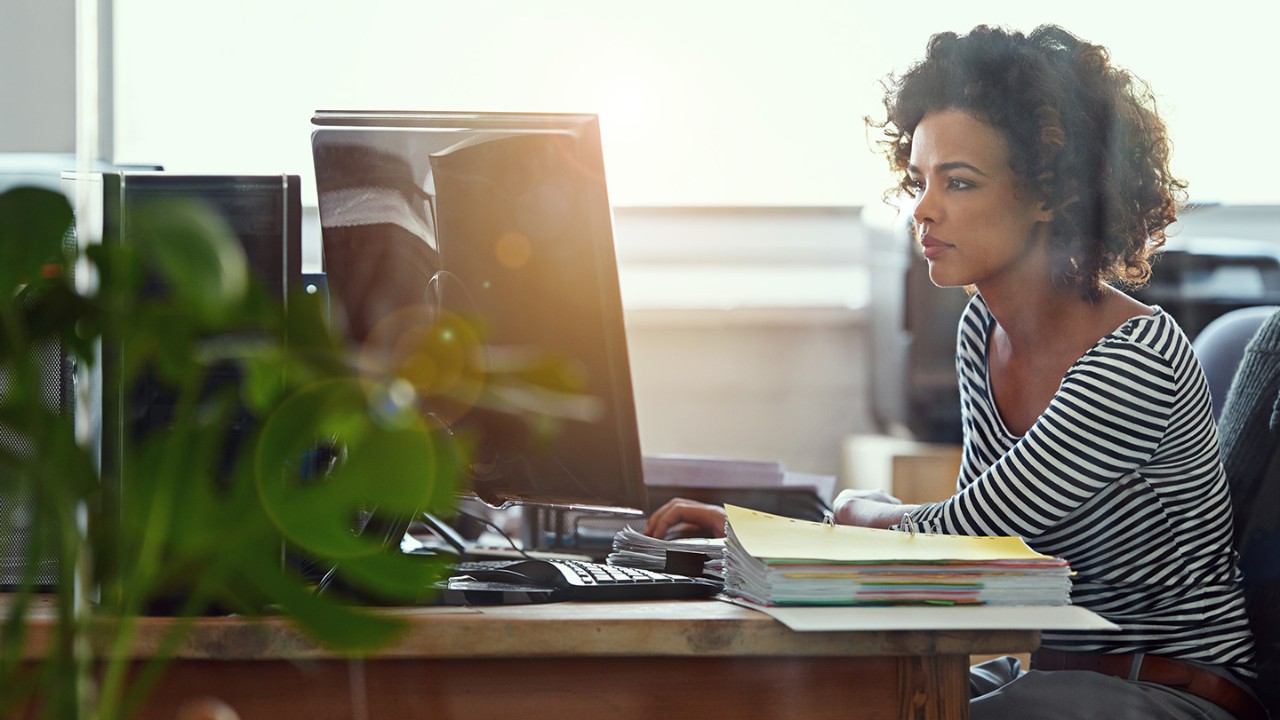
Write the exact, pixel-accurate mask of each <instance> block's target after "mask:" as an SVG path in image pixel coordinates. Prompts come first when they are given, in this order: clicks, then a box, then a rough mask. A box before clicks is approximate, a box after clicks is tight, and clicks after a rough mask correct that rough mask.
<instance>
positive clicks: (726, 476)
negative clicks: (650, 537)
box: [643, 455, 836, 503]
mask: <svg viewBox="0 0 1280 720" xmlns="http://www.w3.org/2000/svg"><path fill="white" fill-rule="evenodd" d="M643 462H644V482H645V485H650V486H655V485H656V486H661V487H668V488H738V489H744V488H762V489H763V488H790V489H807V490H812V491H813V494H814V495H816V496H817V497H818V498H819V499H820V500H822V502H824V503H830V502H831V498H832V495H833V493H834V492H835V486H836V478H835V476H834V475H815V474H812V473H800V472H793V471H790V470H787V469H786V467H784V466H783V464H782V463H780V462H776V461H766V460H739V459H734V458H720V457H709V456H702V455H646V456H645V457H644V458H643Z"/></svg>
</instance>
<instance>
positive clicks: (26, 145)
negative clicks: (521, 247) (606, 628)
mask: <svg viewBox="0 0 1280 720" xmlns="http://www.w3.org/2000/svg"><path fill="white" fill-rule="evenodd" d="M90 6H91V7H93V8H96V10H97V11H98V14H99V18H100V20H101V21H102V23H103V27H104V30H103V32H102V34H101V35H100V36H99V38H98V40H99V45H100V55H99V57H98V58H96V62H90V63H89V65H88V66H89V67H95V68H96V69H97V71H98V79H99V85H100V89H101V93H100V96H99V98H98V109H99V110H100V113H99V123H98V128H99V130H100V132H99V145H100V147H101V150H102V154H103V155H104V156H105V157H108V158H110V159H113V160H115V161H118V162H138V163H160V164H163V165H164V166H165V167H166V168H168V169H170V170H173V171H178V172H211V173H217V172H251V173H275V172H290V173H298V174H301V175H302V176H303V177H304V204H305V205H307V206H308V210H309V215H308V217H309V219H310V221H309V222H308V224H307V227H306V235H305V236H304V243H305V250H304V260H305V261H306V263H307V267H308V269H315V268H318V266H319V241H318V230H317V229H316V227H315V221H314V217H315V215H314V188H313V186H312V185H311V184H310V183H311V180H310V167H311V161H310V155H309V144H308V136H309V133H310V126H309V124H308V121H309V118H310V116H311V112H312V111H313V110H315V109H319V108H361V109H372V108H402V109H460V110H538V111H574V112H579V111H580V112H597V113H599V114H600V116H601V126H602V135H603V141H604V147H605V154H606V163H607V167H608V171H609V187H610V193H611V197H612V200H613V203H614V205H615V206H616V214H615V221H616V227H615V234H616V238H617V243H618V248H619V261H620V270H621V274H622V280H623V291H624V305H625V308H626V313H627V322H628V334H629V343H630V349H631V354H632V372H633V376H634V382H635V389H636V399H637V412H638V415H639V421H640V427H641V442H642V446H643V449H644V451H645V452H647V453H663V452H687V453H706V454H721V455H730V456H735V457H747V458H759V459H781V460H783V461H784V462H785V463H786V464H787V465H788V466H789V467H791V468H792V469H795V470H802V471H809V472H823V473H839V472H841V470H842V464H841V442H842V440H843V438H845V437H847V436H849V435H853V434H858V433H867V432H873V431H878V430H881V429H882V428H881V427H880V425H879V423H878V422H877V419H876V417H875V415H874V412H873V407H872V400H871V398H872V388H871V384H872V373H871V368H872V365H873V363H874V362H875V361H876V355H875V353H876V347H875V345H874V343H873V342H872V338H871V333H870V331H869V327H870V317H871V314H872V313H875V312H877V311H878V310H881V309H883V308H879V307H877V306H876V305H875V304H874V303H873V302H872V293H871V288H870V278H871V276H872V274H873V273H875V272H877V271H883V268H882V267H881V266H879V265H877V261H876V250H877V248H884V247H886V246H889V247H892V244H891V243H892V242H893V233H894V230H893V212H892V211H891V210H890V209H888V208H886V207H884V206H883V205H882V204H881V203H880V193H881V191H882V189H883V188H884V187H885V186H886V185H887V184H889V183H890V182H891V179H890V178H888V177H887V176H886V174H885V172H884V166H883V161H882V160H880V159H879V158H878V157H877V156H875V155H874V153H872V152H871V151H870V149H869V147H868V145H869V141H868V134H867V132H866V131H865V129H864V128H863V125H862V117H863V116H864V115H866V114H868V113H871V114H874V113H875V111H876V109H877V108H878V107H879V90H878V85H877V83H878V81H879V80H880V79H881V78H883V77H884V76H885V74H886V73H888V72H889V71H892V70H902V69H904V68H905V66H906V64H907V63H909V62H910V61H911V60H912V59H914V58H916V57H917V56H919V55H920V54H921V52H922V50H923V47H924V44H925V42H926V40H927V38H928V36H929V34H930V33H932V32H935V31H938V30H942V29H956V30H963V29H967V28H968V27H971V26H972V25H974V24H976V23H978V22H993V23H1001V24H1008V25H1011V26H1014V27H1019V28H1022V29H1030V28H1031V27H1032V26H1034V25H1035V24H1036V23H1039V22H1045V21H1051V22H1059V23H1061V24H1063V25H1064V26H1066V27H1068V28H1069V29H1071V30H1073V31H1075V32H1078V33H1079V34H1080V35H1082V36H1083V37H1085V38H1087V39H1090V40H1093V41H1097V42H1101V43H1103V44H1105V45H1107V46H1109V47H1110V48H1111V49H1112V51H1113V54H1114V57H1115V59H1116V61H1117V62H1118V63H1119V64H1121V65H1123V66H1125V67H1128V68H1130V69H1132V70H1133V71H1134V72H1135V73H1137V74H1138V75H1139V76H1141V77H1143V78H1145V79H1146V80H1148V81H1150V82H1151V84H1152V86H1153V88H1154V89H1155V90H1156V92H1157V97H1158V100H1159V102H1160V105H1161V109H1162V111H1163V112H1164V113H1165V114H1166V117H1167V118H1168V119H1169V122H1170V125H1171V128H1172V134H1173V137H1174V140H1175V143H1176V145H1175V156H1174V157H1175V162H1176V169H1177V171H1178V172H1180V173H1181V174H1182V175H1183V176H1184V177H1186V178H1188V179H1189V180H1190V181H1191V183H1192V184H1191V192H1192V198H1193V200H1195V201H1197V202H1201V203H1222V204H1224V207H1222V208H1218V209H1217V210H1216V211H1215V212H1211V213H1201V214H1199V215H1194V214H1193V215H1191V216H1188V218H1187V220H1186V221H1184V226H1185V227H1184V234H1189V235H1203V236H1206V237H1214V236H1233V237H1254V238H1261V239H1269V240H1273V241H1276V242H1280V240H1277V239H1276V238H1277V234H1276V233H1275V232H1274V230H1273V229H1274V228H1276V227H1277V226H1278V224H1280V209H1277V204H1280V184H1277V183H1275V182H1274V181H1273V178H1272V175H1273V172H1274V168H1275V167H1277V166H1280V144H1277V143H1275V142H1273V141H1272V139H1271V138H1270V137H1269V134H1268V133H1269V132H1270V131H1269V128H1268V123H1269V122H1270V118H1274V117H1277V116H1280V99H1277V98H1276V97H1275V95H1274V93H1271V92H1269V91H1268V89H1267V88H1266V87H1264V86H1263V83H1265V79H1266V78H1268V77H1270V76H1271V75H1272V74H1274V71H1275V69H1276V65H1277V61H1276V60H1275V59H1274V56H1273V54H1272V53H1271V52H1270V51H1269V50H1268V48H1269V47H1270V46H1271V42H1270V40H1271V38H1270V37H1269V28H1270V24H1269V23H1267V22H1263V20H1265V18H1262V17H1260V16H1259V15H1260V13H1265V12H1266V11H1263V10H1259V9H1257V8H1256V7H1255V6H1254V5H1253V4H1246V3H1245V2H1243V1H1240V0H1226V1H1225V2H1219V3H1215V4H1214V5H1213V6H1212V8H1208V7H1205V8H1198V9H1197V10H1195V11H1194V12H1178V13H1173V12H1160V13H1158V14H1151V15H1148V14H1147V13H1145V12H1144V11H1142V10H1141V9H1139V8H1138V7H1133V8H1130V7H1122V6H1117V5H1116V4H1115V3H1108V2H1102V1H1098V0H1084V1H1082V2H1076V3H1070V4H1069V5H1067V6H1063V7H1054V8H1051V9H1046V8H1045V7H1043V6H1041V7H1031V6H1027V5H1026V4H1025V3H1017V2H1009V1H1005V0H989V1H988V2H979V3H975V4H968V5H966V6H964V7H955V4H954V3H942V2H934V1H933V0H928V1H926V2H918V3H911V4H908V5H900V4H874V5H873V4H870V3H863V2H854V3H849V2H836V1H830V2H826V1H820V0H802V1H800V2H794V3H788V4H786V5H785V6H783V5H777V6H762V7H755V6H747V7H745V8H744V7H743V6H742V5H741V3H733V2H729V1H727V0H703V1H702V2H684V3H681V2H669V1H660V2H650V3H644V4H631V3H628V4H617V3H592V2H579V1H570V0H555V1H554V2H539V3H533V4H530V3H524V2H518V1H515V0H504V1H499V0H490V1H487V2H454V3H447V2H439V1H438V0H431V1H429V2H421V1H418V2H410V1H408V0H373V1H370V2H363V3H357V4H342V5H341V6H339V5H338V4H333V5H332V6H330V5H327V4H326V5H323V6H317V5H315V4H314V3H305V2H302V1H301V0H271V1H269V2H248V1H247V0H246V1H239V0H237V1H234V2H226V3H219V4H215V5H205V4H195V3H172V2H162V1H161V0H114V2H113V0H82V3H81V7H90ZM76 7H77V3H76V2H75V0H44V1H43V2H39V3H31V2H28V3H6V4H5V5H4V7H2V8H0V97H3V98H4V103H5V111H4V112H2V113H0V153H8V154H13V153H71V152H74V150H75V148H76V141H77V126H76V121H75V116H76V97H77V93H76V80H75V77H76V61H75V57H76ZM886 239H887V241H888V243H889V244H888V245H886ZM940 292H941V291H940Z"/></svg>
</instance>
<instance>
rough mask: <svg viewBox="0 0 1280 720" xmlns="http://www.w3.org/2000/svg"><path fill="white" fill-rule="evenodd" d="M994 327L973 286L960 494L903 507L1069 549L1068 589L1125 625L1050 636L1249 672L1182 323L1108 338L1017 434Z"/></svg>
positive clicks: (1221, 505) (931, 525)
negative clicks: (997, 384) (1003, 393)
mask: <svg viewBox="0 0 1280 720" xmlns="http://www.w3.org/2000/svg"><path fill="white" fill-rule="evenodd" d="M993 327H994V318H993V317H992V315H991V313H990V311H989V310H988V309H987V306H986V304H985V303H984V302H983V301H982V297H981V296H979V295H975V296H974V297H973V298H971V299H970V301H969V304H968V306H967V307H966V309H965V311H964V314H963V316H962V317H961V320H960V327H959V332H958V338H957V341H958V342H957V349H956V366H957V371H958V373H959V380H960V401H961V411H962V414H963V422H964V455H963V461H962V465H961V470H960V477H959V479H958V482H957V492H956V495H954V496H953V497H951V498H950V499H948V500H946V501H945V502H941V503H930V504H926V505H922V506H921V507H920V509H919V510H918V511H916V512H914V513H913V519H914V520H915V521H916V522H917V523H918V524H919V526H920V528H921V529H922V530H925V531H927V532H937V533H948V534H957V535H1016V536H1020V537H1022V538H1023V539H1025V540H1026V541H1027V543H1028V544H1029V545H1030V546H1031V547H1033V548H1034V549H1036V550H1037V551H1039V552H1042V553H1045V554H1048V555H1054V556H1057V557H1061V558H1064V559H1066V560H1067V562H1068V563H1070V564H1071V568H1072V570H1073V571H1074V572H1075V576H1074V578H1073V582H1072V590H1071V599H1072V602H1073V603H1074V604H1077V605H1081V606H1083V607H1086V608H1089V609H1090V610H1093V611H1094V612H1096V613H1098V614H1099V615H1101V616H1103V617H1105V618H1107V619H1108V620H1110V621H1112V622H1114V623H1116V624H1117V625H1119V626H1121V627H1122V628H1123V630H1122V631H1121V632H1086V631H1072V632H1045V633H1044V634H1043V636H1042V642H1043V644H1044V645H1045V646H1046V647H1052V648H1057V649H1060V650H1071V651H1078V652H1102V653H1130V652H1150V653H1153V654H1159V655H1167V656H1171V657H1175V658H1180V659H1184V660H1192V661H1196V662H1201V663H1207V664H1211V665H1220V666H1224V667H1227V668H1230V669H1231V670H1234V671H1235V672H1237V673H1239V674H1242V675H1245V676H1252V674H1253V669H1252V665H1253V641H1252V638H1251V635H1250V633H1249V627H1248V623H1247V620H1246V618H1245V614H1244V599H1243V595H1242V594H1241V589H1240V573H1239V570H1238V569H1237V567H1236V555H1235V551H1234V549H1233V548H1232V544H1231V505H1230V497H1229V495H1228V492H1227V483H1226V478H1225V476H1224V474H1223V471H1222V461H1221V457H1220V454H1219V449H1218V434H1217V429H1216V427H1215V425H1214V422H1213V418H1212V414H1211V411H1210V399H1209V391H1208V386H1207V384H1206V382H1205V379H1204V373H1203V371H1202V370H1201V368H1200V364H1199V362H1198V361H1197V360H1196V357H1195V354H1194V352H1193V351H1192V349H1191V344H1190V343H1189V342H1188V341H1187V338H1186V336H1185V335H1183V333H1182V330H1181V329H1180V328H1179V327H1178V325H1177V323H1176V322H1175V321H1174V320H1173V318H1171V317H1169V315H1167V314H1166V313H1164V312H1163V311H1162V310H1160V309H1159V308H1156V311H1155V314H1154V315H1150V316H1145V317H1135V318H1131V319H1130V320H1128V321H1126V322H1125V323H1124V324H1123V325H1121V326H1120V327H1119V328H1118V329H1116V330H1115V331H1113V332H1112V333H1110V334H1109V335H1107V336H1106V337H1104V338H1102V339H1101V340H1100V341H1098V343H1097V344H1096V345H1094V346H1093V347H1092V348H1091V349H1090V350H1089V351H1088V352H1086V353H1085V354H1084V356H1083V357H1081V358H1080V359H1079V360H1078V361H1076V363H1075V364H1074V365H1072V367H1071V369H1070V370H1068V371H1067V374H1066V376H1065V377H1064V378H1063V380H1062V383H1061V384H1060V385H1059V388H1058V391H1057V393H1056V394H1055V395H1054V397H1053V400H1052V401H1051V402H1050V403H1049V406H1048V407H1047V408H1046V409H1045V411H1044V413H1043V414H1042V415H1041V416H1040V417H1039V418H1038V419H1037V420H1036V422H1035V424H1034V425H1033V426H1032V427H1031V429H1029V430H1028V431H1027V432H1026V434H1025V435H1023V436H1021V437H1019V436H1016V435H1014V434H1012V433H1011V432H1009V430H1008V429H1007V428H1006V427H1005V425H1004V422H1003V421H1002V420H1001V418H1000V415H999V412H998V411H997V409H996V405H995V401H994V398H993V395H992V390H991V384H990V378H989V377H988V366H987V347H988V342H987V340H988V337H989V336H990V333H991V330H992V328H993Z"/></svg>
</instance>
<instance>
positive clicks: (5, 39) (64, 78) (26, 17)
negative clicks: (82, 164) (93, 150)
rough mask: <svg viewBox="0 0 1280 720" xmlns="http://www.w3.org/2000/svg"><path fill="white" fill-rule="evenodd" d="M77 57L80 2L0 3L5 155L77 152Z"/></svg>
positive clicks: (1, 143) (0, 124)
mask: <svg viewBox="0 0 1280 720" xmlns="http://www.w3.org/2000/svg"><path fill="white" fill-rule="evenodd" d="M75 57H76V55H75V0H38V1H36V0H7V1H6V2H3V3H0V103H3V110H2V111H0V152H24V153H32V152H40V153H72V152H75V149H76V147H75V144H76V105H75V102H76V77H75Z"/></svg>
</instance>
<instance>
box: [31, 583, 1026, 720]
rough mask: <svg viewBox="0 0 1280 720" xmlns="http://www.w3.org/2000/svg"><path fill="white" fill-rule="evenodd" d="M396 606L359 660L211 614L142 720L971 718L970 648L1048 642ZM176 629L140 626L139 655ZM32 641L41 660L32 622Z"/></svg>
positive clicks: (707, 612) (695, 609)
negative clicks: (233, 718) (202, 707)
mask: <svg viewBox="0 0 1280 720" xmlns="http://www.w3.org/2000/svg"><path fill="white" fill-rule="evenodd" d="M388 612H394V613H396V614H400V615H403V616H405V617H407V618H409V619H410V621H411V624H410V628H409V631H408V632H407V634H406V635H405V636H404V637H403V638H401V639H400V640H399V641H398V642H397V643H396V644H394V645H392V646H391V647H388V648H385V649H384V650H382V651H380V652H378V653H377V654H376V655H373V656H371V657H367V658H364V659H347V658H342V657H337V656H335V655H334V654H332V653H330V652H328V651H325V650H323V649H321V648H318V647H316V646H315V645H314V644H312V643H311V642H310V641H309V640H307V639H306V638H305V637H303V636H302V635H300V634H299V633H298V632H297V631H296V630H294V629H293V628H292V627H291V626H290V625H289V624H288V623H287V622H285V621H282V620H274V619H272V620H265V621H257V622H255V621H249V620H244V619H239V618H207V619H202V620H200V621H198V622H197V623H196V625H195V627H194V628H193V629H192V631H191V634H190V636H189V637H188V638H187V640H186V642H185V643H184V644H183V646H182V647H181V648H180V650H179V651H178V658H177V659H176V660H174V661H173V662H172V663H171V664H170V666H169V667H168V670H167V671H166V675H165V678H164V680H163V681H162V683H161V687H160V688H159V689H158V690H157V692H156V693H155V694H154V695H153V696H152V698H151V700H150V704H149V705H148V706H147V708H146V711H145V713H144V715H143V717H145V718H162V719H163V720H173V719H174V717H175V714H176V713H177V711H178V709H179V708H180V706H181V705H182V704H183V703H184V702H187V701H188V700H190V699H192V698H193V697H199V696H213V697H217V698H220V699H222V700H224V701H226V702H228V703H230V704H231V705H232V706H233V707H234V708H235V709H236V710H237V712H238V713H239V715H240V717H241V720H259V719H260V718H270V719H272V720H279V719H281V718H306V719H307V720H326V719H328V718H333V719H334V720H339V719H341V720H352V719H353V718H370V719H372V720H379V719H382V718H394V719H395V720H403V719H405V718H432V719H433V720H447V719H454V718H456V719H457V720H488V719H490V718H513V719H514V720H542V719H544V718H545V719H547V720H595V719H596V718H608V719H610V720H616V719H621V720H628V719H636V720H641V719H642V720H651V719H652V718H662V719H664V720H665V719H667V718H671V719H678V718H690V719H701V718H734V719H735V720H736V719H738V718H743V719H745V718H806V719H808V718H842V719H847V718H851V717H856V718H873V719H874V718H912V719H920V720H943V719H948V720H949V719H955V718H965V717H967V716H968V706H967V692H968V688H967V683H968V673H967V667H968V658H969V655H970V654H971V653H998V652H1021V651H1029V650H1032V649H1034V648H1035V647H1036V646H1037V645H1038V643H1039V633H1038V632H1034V631H1024V630H1005V631H954V632H952V631H948V632H849V633H841V632H812V633H797V632H792V631H791V630H789V629H787V627H786V626H784V625H782V624H781V623H778V622H776V621H775V620H773V619H772V618H770V617H768V616H766V615H764V614H762V613H758V612H755V611H752V610H749V609H746V608H742V607H738V606H735V605H731V604H728V603H724V602H719V601H714V600H711V601H686V602H647V603H592V604H579V603H557V604H549V605H526V606H518V607H493V608H405V609H395V610H389V611H388ZM169 622H170V621H169V620H166V619H162V618H147V619H145V620H144V621H143V630H142V635H141V639H140V642H139V645H138V647H137V650H136V654H137V656H138V657H140V658H143V657H146V656H148V655H149V654H150V653H153V652H154V651H155V648H156V647H157V644H158V642H159V638H160V635H161V633H162V632H163V630H164V629H165V627H166V625H167V624H168V623H169ZM31 640H32V642H30V643H28V648H27V651H26V652H27V655H28V657H29V658H31V659H37V658H38V657H39V656H40V654H41V652H42V650H41V647H40V645H41V642H42V635H41V633H40V627H39V623H37V624H36V626H35V627H33V636H32V638H31Z"/></svg>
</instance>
